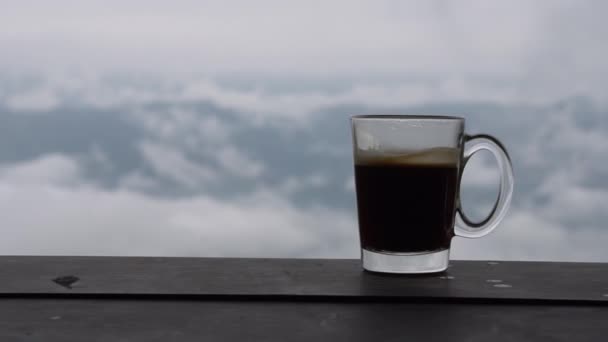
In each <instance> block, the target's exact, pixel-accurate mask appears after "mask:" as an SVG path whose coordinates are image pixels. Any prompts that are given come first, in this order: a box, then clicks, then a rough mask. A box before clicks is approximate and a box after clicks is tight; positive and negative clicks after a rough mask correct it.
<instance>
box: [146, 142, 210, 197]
mask: <svg viewBox="0 0 608 342" xmlns="http://www.w3.org/2000/svg"><path fill="white" fill-rule="evenodd" d="M139 149H140V151H141V153H142V155H143V157H144V159H145V161H146V163H147V164H148V165H149V166H150V167H152V169H153V170H154V171H155V172H156V173H157V174H158V175H159V176H162V177H166V178H168V179H170V180H172V181H175V182H176V183H177V184H180V185H182V186H190V187H192V186H204V185H205V184H206V183H208V182H210V181H214V180H217V179H218V174H217V171H216V170H214V169H213V168H211V167H209V166H207V165H203V164H200V163H196V162H194V161H192V160H191V159H188V158H187V157H186V156H185V155H184V153H183V152H182V151H181V150H178V149H175V148H174V147H171V146H167V145H163V144H158V143H154V142H149V141H145V142H142V143H141V144H140V145H139Z"/></svg>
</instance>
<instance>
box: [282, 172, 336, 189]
mask: <svg viewBox="0 0 608 342" xmlns="http://www.w3.org/2000/svg"><path fill="white" fill-rule="evenodd" d="M327 184H329V179H328V177H327V176H326V175H324V174H323V173H320V172H316V173H312V174H310V175H307V176H304V177H294V176H290V177H287V179H285V180H284V181H283V182H281V184H279V186H278V190H279V192H281V193H283V194H285V195H292V194H295V193H297V192H300V191H305V190H310V189H319V188H322V187H324V186H326V185H327Z"/></svg>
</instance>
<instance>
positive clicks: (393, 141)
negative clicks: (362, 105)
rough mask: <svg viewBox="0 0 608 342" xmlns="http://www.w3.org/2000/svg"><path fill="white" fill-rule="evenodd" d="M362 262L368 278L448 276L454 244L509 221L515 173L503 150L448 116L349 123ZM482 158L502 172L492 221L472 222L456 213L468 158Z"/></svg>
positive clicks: (373, 118)
mask: <svg viewBox="0 0 608 342" xmlns="http://www.w3.org/2000/svg"><path fill="white" fill-rule="evenodd" d="M351 122H352V134H353V156H354V162H355V187H356V196H357V212H358V222H359V235H360V240H361V259H362V263H363V268H364V269H366V270H368V271H373V272H387V273H430V272H441V271H444V270H445V269H447V267H448V262H449V254H450V244H451V240H452V237H454V236H462V237H467V238H478V237H482V236H484V235H486V234H488V233H490V232H491V231H492V230H494V229H495V228H496V226H497V225H498V224H499V223H500V221H501V220H502V219H503V218H504V216H505V214H506V213H507V209H508V207H509V204H510V202H511V197H512V194H513V170H512V166H511V161H510V159H509V155H508V153H507V151H506V149H505V148H504V147H503V145H502V144H501V143H500V142H499V141H498V140H497V139H496V138H494V137H492V136H489V135H474V136H469V135H466V134H465V132H464V124H465V120H464V118H461V117H453V116H409V115H361V116H354V117H352V119H351ZM480 150H487V151H489V152H491V153H492V154H493V155H494V157H495V158H496V161H497V164H498V168H499V169H500V188H499V193H498V197H497V199H496V202H495V204H494V207H493V209H492V211H491V212H490V214H489V215H488V216H487V217H486V218H485V219H484V220H482V221H480V222H473V221H472V220H470V219H469V218H467V216H466V215H465V214H464V212H463V210H462V207H461V205H460V179H461V177H462V173H463V170H464V168H465V166H466V164H467V161H468V160H469V158H470V157H471V156H472V155H473V154H475V153H476V152H477V151H480Z"/></svg>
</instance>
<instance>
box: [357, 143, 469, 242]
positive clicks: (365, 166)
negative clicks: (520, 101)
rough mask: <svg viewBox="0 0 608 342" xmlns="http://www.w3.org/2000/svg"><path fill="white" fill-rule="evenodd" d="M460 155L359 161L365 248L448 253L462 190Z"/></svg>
mask: <svg viewBox="0 0 608 342" xmlns="http://www.w3.org/2000/svg"><path fill="white" fill-rule="evenodd" d="M459 158H460V154H459V150H458V149H450V148H438V149H429V150H425V151H417V152H414V153H403V154H394V155H380V156H365V155H364V156H363V157H361V156H359V158H357V159H356V164H355V181H356V190H357V210H358V215H359V230H360V237H361V245H362V247H363V248H365V249H367V250H370V251H379V252H382V251H384V252H394V253H415V252H426V251H438V250H444V249H447V248H449V246H450V241H451V238H452V236H453V230H454V229H453V227H454V216H455V208H456V195H457V188H458V166H459V160H460V159H459Z"/></svg>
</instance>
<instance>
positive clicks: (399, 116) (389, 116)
mask: <svg viewBox="0 0 608 342" xmlns="http://www.w3.org/2000/svg"><path fill="white" fill-rule="evenodd" d="M351 119H352V120H408V119H412V120H456V121H464V117H461V116H450V115H407V114H363V115H353V116H351Z"/></svg>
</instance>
